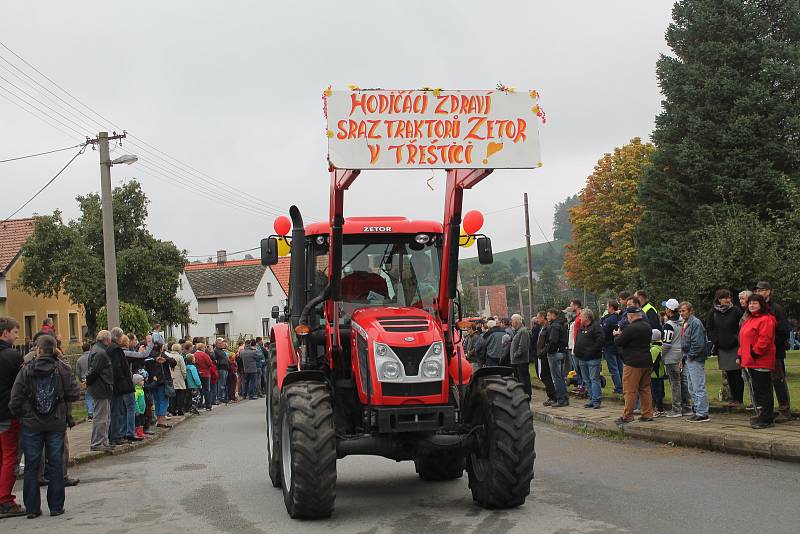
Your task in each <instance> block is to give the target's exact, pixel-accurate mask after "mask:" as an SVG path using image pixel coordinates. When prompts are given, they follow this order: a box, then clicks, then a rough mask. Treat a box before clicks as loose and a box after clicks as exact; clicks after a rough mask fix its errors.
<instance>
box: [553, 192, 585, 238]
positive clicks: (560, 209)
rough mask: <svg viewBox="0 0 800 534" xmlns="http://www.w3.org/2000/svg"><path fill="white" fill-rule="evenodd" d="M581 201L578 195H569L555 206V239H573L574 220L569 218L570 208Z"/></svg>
mask: <svg viewBox="0 0 800 534" xmlns="http://www.w3.org/2000/svg"><path fill="white" fill-rule="evenodd" d="M579 203H580V199H579V198H578V195H572V196H568V197H567V198H565V199H564V200H562V201H561V202H558V203H556V205H555V206H554V209H555V212H554V213H553V239H563V240H565V241H569V240H570V239H572V221H570V219H569V210H570V209H571V208H574V207H575V206H577V205H578V204H579Z"/></svg>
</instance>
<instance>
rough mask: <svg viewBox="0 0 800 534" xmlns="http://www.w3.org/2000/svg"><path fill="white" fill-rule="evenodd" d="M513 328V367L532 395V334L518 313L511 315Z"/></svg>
mask: <svg viewBox="0 0 800 534" xmlns="http://www.w3.org/2000/svg"><path fill="white" fill-rule="evenodd" d="M511 328H513V329H514V337H513V338H512V340H511V356H510V359H511V367H513V368H514V373H515V374H516V375H517V380H519V381H520V382H521V383H522V386H523V387H524V388H525V393H527V394H528V396H530V395H531V371H530V367H528V366H529V365H530V345H531V335H530V332H529V331H528V329H527V328H526V327H525V320H524V319H523V318H522V316H521V315H519V314H517V313H515V314H514V315H512V316H511Z"/></svg>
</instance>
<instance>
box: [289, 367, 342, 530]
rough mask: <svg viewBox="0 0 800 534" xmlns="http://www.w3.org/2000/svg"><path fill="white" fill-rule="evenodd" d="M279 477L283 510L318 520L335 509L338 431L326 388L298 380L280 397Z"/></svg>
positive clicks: (329, 395)
mask: <svg viewBox="0 0 800 534" xmlns="http://www.w3.org/2000/svg"><path fill="white" fill-rule="evenodd" d="M281 414H282V419H281V447H280V452H281V480H282V487H283V501H284V504H286V511H287V512H289V515H290V516H291V517H293V518H302V519H316V518H321V517H328V516H330V515H331V513H332V512H333V502H334V500H335V499H336V433H335V430H334V423H333V407H332V404H331V394H330V390H329V389H328V387H327V386H326V385H325V384H322V383H320V382H311V381H298V382H294V383H292V384H289V385H288V386H286V387H284V388H283V392H282V395H281Z"/></svg>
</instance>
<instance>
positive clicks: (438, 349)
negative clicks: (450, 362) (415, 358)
mask: <svg viewBox="0 0 800 534" xmlns="http://www.w3.org/2000/svg"><path fill="white" fill-rule="evenodd" d="M442 352H444V349H443V347H442V342H441V341H437V342H436V343H433V344H432V345H431V346H430V348H429V349H428V352H427V353H426V354H425V356H424V357H423V358H422V361H421V362H420V365H419V369H420V377H421V378H427V379H431V380H444V355H443V354H442Z"/></svg>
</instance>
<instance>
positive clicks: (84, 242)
mask: <svg viewBox="0 0 800 534" xmlns="http://www.w3.org/2000/svg"><path fill="white" fill-rule="evenodd" d="M76 200H77V201H78V206H79V208H80V211H81V215H80V217H79V218H78V219H77V220H74V221H70V222H69V223H67V224H65V223H64V222H63V221H62V218H61V213H60V211H58V210H56V211H55V212H54V213H53V214H52V215H47V216H41V217H36V219H35V223H34V229H33V234H32V235H31V237H30V238H29V239H28V241H27V242H26V243H25V244H24V245H23V247H22V257H23V260H24V263H23V269H22V274H21V276H20V279H19V286H20V287H21V288H22V289H23V290H25V291H27V292H28V293H30V294H33V295H41V296H48V297H50V296H54V295H55V294H56V293H58V292H59V291H61V290H63V291H64V293H66V294H67V295H68V296H69V298H70V299H71V300H72V301H73V302H75V303H76V304H80V305H82V306H83V308H84V311H85V312H86V326H87V328H88V329H89V332H90V334H94V332H95V331H96V330H97V319H98V312H99V311H100V308H101V307H102V306H103V305H105V298H106V295H105V271H104V264H103V229H102V214H101V210H100V196H99V195H98V194H97V193H90V194H88V195H83V196H78V197H77V198H76ZM148 203H149V201H148V199H147V196H146V195H145V194H144V192H143V191H142V189H141V186H140V185H139V183H138V182H136V181H135V180H132V181H130V182H128V183H125V184H123V185H121V186H119V187H115V188H114V191H113V206H114V237H115V241H116V243H115V244H116V253H117V284H118V287H119V294H120V297H121V298H122V299H124V300H125V301H126V302H129V303H131V304H135V305H137V306H139V307H141V308H143V309H145V310H146V311H147V313H148V314H150V315H151V319H153V320H155V321H158V322H161V323H164V324H188V323H189V322H191V318H190V317H189V309H188V303H186V302H184V301H182V300H180V299H178V298H177V297H176V296H175V293H176V291H177V289H178V277H179V275H180V273H181V272H182V271H183V267H184V265H185V264H186V263H187V260H186V256H185V255H184V252H182V251H180V250H178V248H177V247H176V246H175V245H174V244H173V243H172V242H170V241H160V240H158V239H156V238H155V237H153V236H152V234H150V232H149V231H148V230H147V227H146V221H147V205H148Z"/></svg>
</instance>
